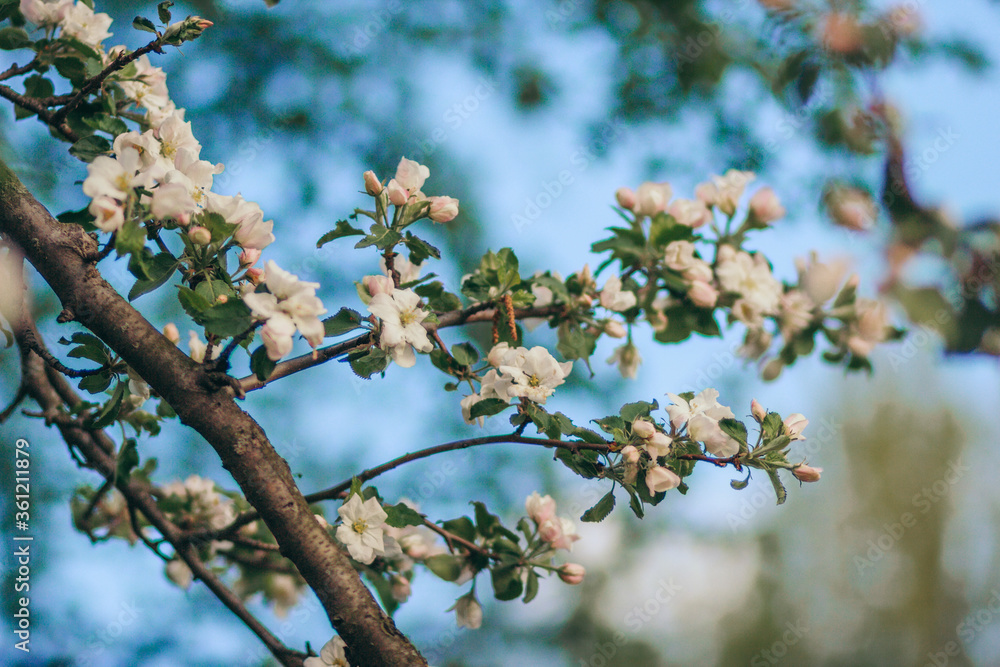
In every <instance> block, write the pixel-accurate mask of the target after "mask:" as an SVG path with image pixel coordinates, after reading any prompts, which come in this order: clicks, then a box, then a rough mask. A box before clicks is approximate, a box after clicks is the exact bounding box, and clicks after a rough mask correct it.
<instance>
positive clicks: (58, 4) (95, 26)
mask: <svg viewBox="0 0 1000 667" xmlns="http://www.w3.org/2000/svg"><path fill="white" fill-rule="evenodd" d="M20 10H21V14H23V15H24V18H26V19H27V20H29V21H31V22H32V23H34V24H35V25H37V26H38V27H40V28H45V29H46V30H48V31H50V32H51V31H54V30H55V29H56V28H58V29H59V31H60V32H59V34H60V35H61V36H63V37H73V38H75V39H77V40H79V41H80V42H82V43H84V44H86V45H87V46H90V47H100V46H101V42H103V41H104V40H105V39H107V38H108V37H111V33H110V32H108V28H110V27H111V17H110V16H108V15H107V14H104V13H100V14H95V13H94V9H93V7H91V6H90V5H88V4H87V3H86V2H73V0H53V1H50V2H46V1H45V0H21V5H20Z"/></svg>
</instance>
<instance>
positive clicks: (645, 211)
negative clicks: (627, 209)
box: [633, 181, 673, 217]
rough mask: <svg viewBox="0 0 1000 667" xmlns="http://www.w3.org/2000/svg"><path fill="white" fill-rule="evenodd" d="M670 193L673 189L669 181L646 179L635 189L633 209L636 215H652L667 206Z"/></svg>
mask: <svg viewBox="0 0 1000 667" xmlns="http://www.w3.org/2000/svg"><path fill="white" fill-rule="evenodd" d="M672 194H673V189H672V188H671V187H670V184H669V183H652V182H650V181H646V182H645V183H643V184H642V185H640V186H639V189H638V190H636V193H635V197H636V204H635V208H634V209H633V211H634V212H635V214H636V215H648V216H650V217H652V216H654V215H656V214H657V213H660V212H661V211H663V210H664V209H666V208H667V202H669V201H670V196H671V195H672Z"/></svg>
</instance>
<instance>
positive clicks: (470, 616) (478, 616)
mask: <svg viewBox="0 0 1000 667" xmlns="http://www.w3.org/2000/svg"><path fill="white" fill-rule="evenodd" d="M452 609H454V610H455V621H456V622H457V623H458V627H460V628H469V629H470V630H478V629H479V627H480V626H482V624H483V608H482V606H480V604H479V601H478V600H476V598H475V597H474V596H473V594H472V593H469V594H468V595H463V596H462V597H460V598H458V600H456V601H455V606H454V607H452Z"/></svg>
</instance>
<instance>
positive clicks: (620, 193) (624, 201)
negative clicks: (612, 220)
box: [615, 187, 638, 211]
mask: <svg viewBox="0 0 1000 667" xmlns="http://www.w3.org/2000/svg"><path fill="white" fill-rule="evenodd" d="M615 200H617V202H618V205H619V206H621V207H622V208H624V209H628V210H629V211H631V210H632V209H634V208H635V205H636V203H637V202H638V200H637V199H636V196H635V193H634V192H632V188H625V187H621V188H618V189H617V190H615Z"/></svg>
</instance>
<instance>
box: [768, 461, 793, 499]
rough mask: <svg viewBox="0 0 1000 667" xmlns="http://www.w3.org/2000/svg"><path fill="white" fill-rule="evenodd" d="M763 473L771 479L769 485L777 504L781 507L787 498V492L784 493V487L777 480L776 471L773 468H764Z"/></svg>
mask: <svg viewBox="0 0 1000 667" xmlns="http://www.w3.org/2000/svg"><path fill="white" fill-rule="evenodd" d="M764 472H766V473H767V476H768V477H769V478H770V479H771V485H772V486H774V494H775V495H776V496H777V497H778V504H779V505H781V504H783V503H784V502H785V498H786V497H787V496H788V492H786V491H785V487H784V485H783V484H782V483H781V480H780V479H778V471H777V470H775V469H773V468H766V469H765V470H764Z"/></svg>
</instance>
